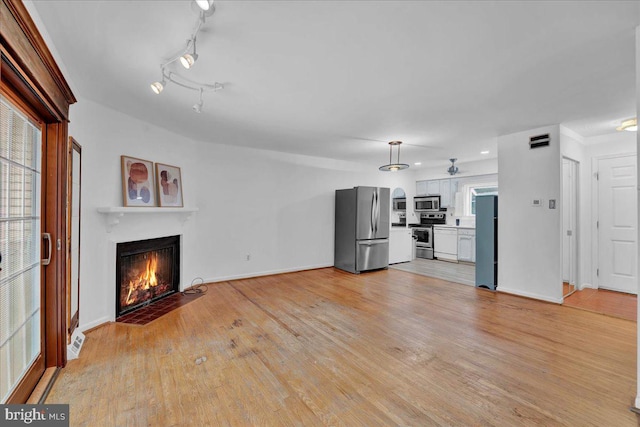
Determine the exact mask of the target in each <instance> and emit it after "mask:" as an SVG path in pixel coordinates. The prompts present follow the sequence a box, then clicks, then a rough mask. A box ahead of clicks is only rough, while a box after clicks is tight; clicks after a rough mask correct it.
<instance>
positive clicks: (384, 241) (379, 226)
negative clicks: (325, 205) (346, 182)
mask: <svg viewBox="0 0 640 427" xmlns="http://www.w3.org/2000/svg"><path fill="white" fill-rule="evenodd" d="M390 203H391V198H390V191H389V189H388V188H384V187H354V188H350V189H346V190H336V206H335V222H336V224H335V251H334V263H333V265H334V266H335V267H337V268H340V269H342V270H345V271H349V272H351V273H360V272H361V271H366V270H375V269H379V268H387V267H388V266H389V225H390V224H389V214H390V206H391V205H390Z"/></svg>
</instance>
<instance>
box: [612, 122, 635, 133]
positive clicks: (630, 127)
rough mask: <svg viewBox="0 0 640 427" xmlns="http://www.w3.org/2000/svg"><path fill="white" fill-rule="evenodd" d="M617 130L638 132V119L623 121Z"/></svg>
mask: <svg viewBox="0 0 640 427" xmlns="http://www.w3.org/2000/svg"><path fill="white" fill-rule="evenodd" d="M616 130H619V131H622V130H626V131H627V132H636V131H637V130H638V119H628V120H625V121H623V122H622V123H621V124H620V126H619V127H617V128H616Z"/></svg>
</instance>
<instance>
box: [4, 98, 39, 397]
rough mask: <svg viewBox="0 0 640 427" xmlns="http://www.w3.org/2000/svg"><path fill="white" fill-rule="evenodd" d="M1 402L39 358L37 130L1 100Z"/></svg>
mask: <svg viewBox="0 0 640 427" xmlns="http://www.w3.org/2000/svg"><path fill="white" fill-rule="evenodd" d="M0 109H1V110H0V254H1V255H2V262H1V264H0V268H2V271H0V402H5V401H6V400H7V398H8V397H9V396H10V395H11V393H12V392H13V391H14V389H16V387H17V386H18V385H19V383H20V381H21V380H22V379H23V377H25V375H26V374H27V373H28V372H29V370H30V369H31V367H32V365H34V363H35V362H36V360H38V359H39V356H40V355H41V353H42V342H43V339H42V330H41V329H42V322H41V316H42V310H41V298H40V295H41V273H40V271H41V270H40V242H41V238H40V212H41V179H42V177H41V164H42V160H41V152H42V133H41V130H40V127H39V126H38V125H37V124H36V123H34V122H32V121H31V120H29V118H27V116H25V115H24V114H22V113H21V112H20V111H19V110H18V109H17V108H16V107H15V106H13V105H12V104H11V103H10V102H9V101H8V100H7V99H6V98H4V97H1V98H0Z"/></svg>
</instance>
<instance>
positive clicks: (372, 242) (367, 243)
mask: <svg viewBox="0 0 640 427" xmlns="http://www.w3.org/2000/svg"><path fill="white" fill-rule="evenodd" d="M384 243H389V240H388V239H376V240H361V241H359V242H358V244H359V245H364V246H373V245H382V244H384Z"/></svg>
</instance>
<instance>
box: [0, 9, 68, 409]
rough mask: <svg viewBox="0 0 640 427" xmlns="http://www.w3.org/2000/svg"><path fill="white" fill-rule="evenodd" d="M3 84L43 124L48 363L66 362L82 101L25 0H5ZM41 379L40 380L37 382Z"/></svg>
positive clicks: (0, 23)
mask: <svg viewBox="0 0 640 427" xmlns="http://www.w3.org/2000/svg"><path fill="white" fill-rule="evenodd" d="M0 42H1V43H0V55H1V60H0V68H1V71H2V72H1V73H0V85H1V86H2V87H3V92H7V93H11V94H12V97H11V99H12V101H14V102H15V101H16V98H17V100H18V101H19V102H18V104H19V105H22V106H23V107H24V106H27V107H28V109H29V110H31V111H32V112H33V113H35V114H36V115H37V117H38V118H39V120H40V121H42V122H43V123H44V126H43V128H42V137H43V146H42V176H43V183H44V185H43V187H42V191H43V196H44V198H43V201H42V204H43V211H42V221H41V231H42V232H48V233H50V234H51V238H52V241H53V251H52V254H51V255H52V256H51V263H50V264H49V265H48V266H46V267H43V268H44V272H43V273H44V274H43V280H44V282H45V284H44V295H43V302H42V306H41V310H42V312H43V315H42V316H43V321H44V326H45V327H44V340H45V343H44V350H43V356H44V366H45V368H50V367H55V368H60V367H64V366H65V365H66V362H67V353H66V351H67V347H66V336H67V334H66V330H67V325H66V287H67V284H66V280H67V279H66V258H67V254H66V251H65V250H62V249H63V248H62V246H63V245H62V243H64V242H66V236H67V219H66V216H67V214H66V193H67V182H66V177H67V132H68V123H69V106H70V105H71V104H73V103H75V102H76V99H75V97H74V95H73V93H72V92H71V89H70V87H69V85H68V84H67V82H66V80H65V78H64V76H63V75H62V72H61V71H60V69H59V68H58V66H57V64H56V62H55V60H54V58H53V55H52V54H51V52H50V51H49V49H48V47H47V45H46V43H45V41H44V39H43V38H42V36H41V35H40V32H39V31H38V29H37V27H36V25H35V23H34V22H33V20H32V19H31V16H30V15H29V12H28V11H27V9H26V7H25V6H24V4H23V3H22V1H20V0H2V2H1V3H0ZM39 380H40V378H29V379H28V382H27V383H24V386H22V387H20V389H19V391H16V392H14V393H13V394H12V395H11V396H10V398H9V400H8V401H7V403H24V402H26V401H27V399H28V398H29V396H30V394H31V392H32V391H33V388H35V386H36V385H37V381H39ZM34 381H35V383H34Z"/></svg>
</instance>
